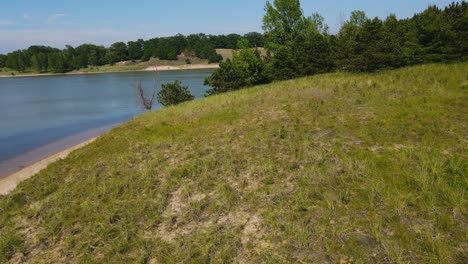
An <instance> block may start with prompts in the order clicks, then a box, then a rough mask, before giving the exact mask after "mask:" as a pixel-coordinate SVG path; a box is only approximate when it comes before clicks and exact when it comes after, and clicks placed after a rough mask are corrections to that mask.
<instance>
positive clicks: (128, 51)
mask: <svg viewBox="0 0 468 264" xmlns="http://www.w3.org/2000/svg"><path fill="white" fill-rule="evenodd" d="M240 39H248V40H249V42H250V43H251V44H250V45H251V46H252V47H263V45H264V43H263V41H264V38H263V34H261V33H257V32H251V33H247V34H245V35H243V36H241V35H238V34H229V35H205V34H193V35H189V36H183V35H180V34H178V35H175V36H172V37H162V38H153V39H149V40H146V41H145V40H143V39H138V40H136V41H129V42H128V43H124V42H116V43H114V44H112V45H111V46H110V47H109V48H106V47H104V46H97V45H93V44H82V45H80V46H78V47H72V46H69V45H67V46H66V48H65V49H63V50H60V49H57V48H52V47H47V46H36V45H35V46H31V47H29V48H28V49H25V50H17V51H14V52H10V53H8V54H7V55H3V54H0V68H3V67H7V68H10V69H14V70H17V71H19V72H24V71H26V70H30V71H34V72H54V73H63V72H68V71H72V70H77V69H81V68H86V67H88V66H101V65H105V64H114V63H116V62H120V61H126V60H132V61H136V60H142V61H148V60H149V59H150V58H152V57H154V58H159V59H161V60H177V56H178V55H180V54H181V53H182V52H185V54H186V57H188V58H190V57H197V58H200V59H207V60H208V61H209V62H210V63H216V62H219V61H221V60H222V57H221V55H219V54H217V53H216V50H215V49H234V48H236V45H237V42H238V41H239V40H240Z"/></svg>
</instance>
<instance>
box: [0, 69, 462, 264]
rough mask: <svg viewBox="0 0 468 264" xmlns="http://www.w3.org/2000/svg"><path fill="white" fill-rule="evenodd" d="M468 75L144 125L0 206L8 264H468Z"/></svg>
mask: <svg viewBox="0 0 468 264" xmlns="http://www.w3.org/2000/svg"><path fill="white" fill-rule="evenodd" d="M467 66H468V64H454V65H423V66H417V67H411V68H404V69H399V70H394V71H386V72H382V73H375V74H349V73H333V74H324V75H317V76H313V77H307V78H302V79H297V80H291V81H285V82H277V83H273V84H270V85H265V86H259V87H255V88H251V89H245V90H241V91H238V92H233V93H228V94H222V95H219V96H214V97H210V98H207V99H204V100H199V101H195V102H190V103H185V104H182V105H179V106H176V107H168V108H166V109H162V110H160V111H156V112H152V113H147V114H144V115H142V116H140V117H138V118H136V119H134V120H132V121H130V122H128V123H126V124H124V125H122V126H120V127H118V128H116V129H114V130H112V131H111V132H110V133H108V134H106V135H105V136H103V137H101V138H100V139H98V140H97V141H96V142H95V143H93V144H91V145H88V146H86V147H84V148H82V149H80V150H77V151H75V152H73V153H72V154H71V155H70V156H69V157H68V158H66V159H65V160H62V161H59V162H57V163H55V164H53V165H51V166H49V167H48V168H47V169H46V170H44V171H42V172H41V173H39V174H38V175H36V176H35V177H33V178H31V179H30V180H27V181H26V182H23V183H22V184H20V185H19V187H18V188H17V189H16V190H15V191H14V192H13V193H11V194H9V195H7V196H4V197H1V198H0V262H5V261H8V260H9V261H10V262H13V263H15V262H23V261H26V262H28V261H29V262H34V263H36V262H37V263H45V262H55V263H64V262H82V263H92V262H96V263H101V262H110V263H130V262H141V263H180V262H193V263H206V262H215V263H218V262H239V263H245V262H249V263H251V262H253V263H257V262H260V263H261V262H271V263H278V262H279V263H284V262H294V263H335V262H339V263H351V262H353V263H466V262H467V261H468V244H467V237H468V203H467V201H468V200H467V198H468V193H467V191H468V177H467V175H468V168H467V164H468V157H467V155H468V154H467V149H468V148H467V147H468V142H467V133H468V130H467V124H468V103H467V102H468V92H467V89H468V76H467V72H468V67H467Z"/></svg>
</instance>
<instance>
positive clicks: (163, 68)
mask: <svg viewBox="0 0 468 264" xmlns="http://www.w3.org/2000/svg"><path fill="white" fill-rule="evenodd" d="M217 68H219V64H215V63H212V64H186V65H180V66H168V65H166V66H150V67H146V68H144V69H142V70H128V71H97V72H84V71H81V72H67V73H37V74H18V75H0V78H18V77H39V76H62V75H78V74H103V73H118V72H145V71H181V70H203V69H217Z"/></svg>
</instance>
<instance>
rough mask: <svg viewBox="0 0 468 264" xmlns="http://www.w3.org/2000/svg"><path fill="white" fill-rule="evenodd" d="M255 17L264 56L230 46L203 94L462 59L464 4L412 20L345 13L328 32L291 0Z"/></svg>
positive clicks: (466, 51)
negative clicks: (229, 55)
mask: <svg viewBox="0 0 468 264" xmlns="http://www.w3.org/2000/svg"><path fill="white" fill-rule="evenodd" d="M265 11H266V13H265V15H264V17H263V29H264V31H265V33H264V36H265V40H264V44H265V48H266V49H267V55H266V56H261V55H260V53H259V52H258V51H256V50H255V49H251V48H249V47H251V45H249V43H248V40H246V39H243V40H240V41H239V42H238V50H237V51H236V52H234V55H233V58H232V60H227V61H225V62H221V63H220V68H219V69H217V70H216V71H215V72H214V73H213V75H212V76H211V77H209V78H207V79H206V81H205V84H207V85H210V86H211V87H212V89H210V90H209V91H208V93H207V95H211V94H216V93H221V92H226V91H230V90H235V89H239V88H242V87H248V86H252V85H257V84H263V83H268V82H271V81H274V80H285V79H291V78H297V77H301V76H306V75H312V74H317V73H325V72H331V71H337V70H341V71H353V72H373V71H377V70H381V69H391V68H398V67H403V66H409V65H415V64H422V63H448V62H458V61H466V60H467V58H468V5H467V4H466V2H465V1H462V2H461V3H455V2H453V3H451V4H450V5H448V6H447V7H445V8H443V9H441V8H438V7H437V6H429V7H428V8H427V9H426V10H425V11H423V12H421V13H418V14H415V15H414V16H413V17H412V18H407V19H397V17H396V16H395V15H390V16H388V17H387V18H386V19H385V20H381V19H379V18H378V17H376V18H368V17H367V16H366V14H365V13H364V12H363V11H354V12H352V14H351V16H350V18H349V19H348V20H347V21H344V22H343V23H342V25H341V28H340V30H339V32H338V33H336V34H330V33H329V29H328V26H327V25H326V24H325V23H324V19H323V17H322V16H321V15H320V14H312V15H311V16H305V15H304V14H303V11H302V9H301V6H300V2H299V0H274V1H273V3H272V2H270V1H268V2H267V3H266V6H265Z"/></svg>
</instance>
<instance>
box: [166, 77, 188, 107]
mask: <svg viewBox="0 0 468 264" xmlns="http://www.w3.org/2000/svg"><path fill="white" fill-rule="evenodd" d="M194 98H195V97H194V96H193V95H192V94H190V92H189V90H188V86H182V85H181V83H180V81H178V80H176V81H175V82H173V83H166V84H163V85H162V89H161V91H160V92H159V93H158V102H159V103H160V104H162V105H164V106H169V105H176V104H180V103H182V102H185V101H191V100H193V99H194Z"/></svg>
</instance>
